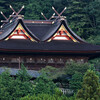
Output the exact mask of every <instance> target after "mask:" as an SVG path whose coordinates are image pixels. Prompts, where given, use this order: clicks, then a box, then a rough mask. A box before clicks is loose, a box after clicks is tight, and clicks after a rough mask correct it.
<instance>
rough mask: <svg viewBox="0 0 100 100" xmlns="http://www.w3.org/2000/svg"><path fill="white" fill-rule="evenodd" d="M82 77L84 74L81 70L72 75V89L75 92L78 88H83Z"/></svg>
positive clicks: (70, 82)
mask: <svg viewBox="0 0 100 100" xmlns="http://www.w3.org/2000/svg"><path fill="white" fill-rule="evenodd" d="M82 79H83V75H82V74H81V73H80V72H75V74H74V75H72V78H71V80H69V84H70V89H72V90H74V92H77V90H78V89H81V87H82Z"/></svg>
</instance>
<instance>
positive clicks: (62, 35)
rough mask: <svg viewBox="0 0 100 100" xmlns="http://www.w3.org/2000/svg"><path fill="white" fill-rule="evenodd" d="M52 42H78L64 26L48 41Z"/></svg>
mask: <svg viewBox="0 0 100 100" xmlns="http://www.w3.org/2000/svg"><path fill="white" fill-rule="evenodd" d="M51 40H72V41H74V42H78V41H77V40H76V39H75V38H74V37H73V36H72V35H71V34H70V33H69V32H68V31H67V29H66V28H65V26H64V25H63V24H62V25H61V27H60V28H59V30H58V31H57V32H56V33H55V34H54V35H53V37H52V38H51V39H49V40H48V41H51Z"/></svg>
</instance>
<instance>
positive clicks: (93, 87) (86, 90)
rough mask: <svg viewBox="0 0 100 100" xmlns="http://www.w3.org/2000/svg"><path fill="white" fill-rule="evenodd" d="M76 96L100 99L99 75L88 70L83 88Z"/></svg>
mask: <svg viewBox="0 0 100 100" xmlns="http://www.w3.org/2000/svg"><path fill="white" fill-rule="evenodd" d="M76 98H77V100H100V84H99V77H98V76H97V75H96V74H95V72H94V71H92V70H88V71H87V72H86V74H85V75H84V78H83V85H82V88H81V89H80V90H79V91H78V93H77V96H76Z"/></svg>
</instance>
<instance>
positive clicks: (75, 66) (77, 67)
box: [65, 61, 90, 75]
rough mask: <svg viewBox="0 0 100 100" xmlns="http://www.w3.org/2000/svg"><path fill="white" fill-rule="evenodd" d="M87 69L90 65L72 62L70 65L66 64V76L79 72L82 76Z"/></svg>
mask: <svg viewBox="0 0 100 100" xmlns="http://www.w3.org/2000/svg"><path fill="white" fill-rule="evenodd" d="M89 67H90V65H89V64H88V63H84V64H81V63H76V62H74V61H72V62H71V63H68V62H67V63H66V68H65V71H66V74H68V75H74V74H75V72H80V73H82V74H84V73H85V72H86V71H87V69H89Z"/></svg>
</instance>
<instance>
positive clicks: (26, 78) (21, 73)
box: [16, 64, 32, 82]
mask: <svg viewBox="0 0 100 100" xmlns="http://www.w3.org/2000/svg"><path fill="white" fill-rule="evenodd" d="M16 76H17V79H19V80H21V81H22V82H25V81H29V80H30V79H31V78H32V77H31V76H30V75H29V73H28V72H27V69H26V68H25V66H24V64H21V70H19V71H18V73H17V74H16Z"/></svg>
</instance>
